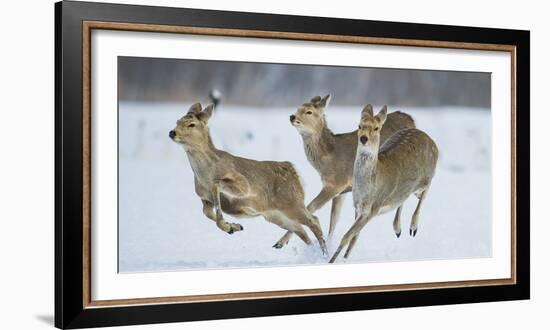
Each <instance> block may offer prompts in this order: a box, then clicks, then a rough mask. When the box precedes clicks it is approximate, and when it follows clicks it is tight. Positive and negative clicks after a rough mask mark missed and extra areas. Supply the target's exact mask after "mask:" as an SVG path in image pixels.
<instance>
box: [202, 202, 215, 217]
mask: <svg viewBox="0 0 550 330" xmlns="http://www.w3.org/2000/svg"><path fill="white" fill-rule="evenodd" d="M201 201H202V213H204V215H205V216H206V217H207V218H208V219H210V220H212V221H214V222H215V221H216V214H215V213H214V204H212V203H210V202H209V201H207V200H205V199H202V200H201Z"/></svg>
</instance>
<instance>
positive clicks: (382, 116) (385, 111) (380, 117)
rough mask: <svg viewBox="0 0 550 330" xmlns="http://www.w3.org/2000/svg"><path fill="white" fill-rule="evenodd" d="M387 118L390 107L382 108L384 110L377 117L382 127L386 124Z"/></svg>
mask: <svg viewBox="0 0 550 330" xmlns="http://www.w3.org/2000/svg"><path fill="white" fill-rule="evenodd" d="M387 116H388V106H387V105H385V106H383V107H382V110H380V111H379V112H378V114H377V115H376V118H377V119H378V122H379V123H380V125H383V124H384V122H385V121H386V117H387Z"/></svg>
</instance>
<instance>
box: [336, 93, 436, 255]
mask: <svg viewBox="0 0 550 330" xmlns="http://www.w3.org/2000/svg"><path fill="white" fill-rule="evenodd" d="M388 117H389V115H387V107H386V106H384V107H383V108H382V110H380V112H379V113H378V114H377V115H376V116H374V115H373V111H372V106H371V105H370V104H369V105H367V106H366V107H365V108H364V109H363V111H362V112H361V122H360V124H359V130H358V131H357V135H356V139H357V140H358V141H359V143H358V144H357V154H356V157H355V163H354V167H353V203H354V206H355V223H354V224H353V226H352V227H351V228H350V229H349V230H348V231H347V232H346V234H345V235H344V237H343V238H342V241H341V242H340V245H339V246H338V249H337V250H336V252H335V253H334V255H333V256H332V258H331V259H330V262H331V263H333V262H334V261H335V260H336V258H338V255H339V254H340V252H341V251H342V249H343V248H344V247H346V246H347V247H348V248H347V250H346V253H345V255H344V258H348V257H349V254H350V252H351V251H352V249H353V247H354V245H355V243H356V242H357V238H358V237H359V233H360V231H361V229H363V227H364V226H365V225H366V224H367V223H368V222H369V221H370V220H371V219H372V218H374V217H375V216H377V215H379V214H382V213H385V212H388V211H390V210H393V209H395V208H397V212H396V214H395V218H394V222H393V227H394V230H395V233H396V234H397V235H398V236H399V234H398V233H401V223H400V215H401V207H402V206H403V203H404V202H405V200H406V199H407V198H408V197H409V196H410V195H411V194H415V195H416V197H418V205H417V206H416V210H415V211H414V214H413V216H412V220H411V225H410V229H409V233H410V235H411V236H415V235H416V232H417V230H418V214H419V211H420V206H421V205H422V201H424V198H426V193H427V191H428V189H429V187H430V184H431V181H432V178H433V176H434V174H435V168H436V164H437V158H438V149H437V146H436V144H435V142H434V141H433V140H432V139H431V138H430V137H429V136H428V135H427V134H426V133H424V132H423V131H421V130H419V129H416V128H409V129H404V130H400V131H398V132H396V133H395V134H393V135H392V136H391V137H390V138H389V139H388V140H387V141H386V142H385V143H383V144H382V146H380V145H381V132H382V130H383V129H382V128H383V127H384V125H385V123H386V121H387V120H386V119H387V118H388Z"/></svg>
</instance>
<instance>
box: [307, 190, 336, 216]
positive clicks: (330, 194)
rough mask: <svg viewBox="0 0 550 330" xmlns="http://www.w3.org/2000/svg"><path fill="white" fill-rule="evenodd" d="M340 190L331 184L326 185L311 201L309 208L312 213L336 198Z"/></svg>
mask: <svg viewBox="0 0 550 330" xmlns="http://www.w3.org/2000/svg"><path fill="white" fill-rule="evenodd" d="M338 193H339V191H338V189H335V188H333V187H330V186H325V187H323V189H321V192H319V194H318V195H317V196H316V197H315V198H314V199H313V200H312V201H311V202H310V203H309V205H308V206H307V210H308V211H309V212H310V213H314V212H315V211H317V210H318V209H320V208H321V207H323V205H325V204H326V203H327V202H328V201H329V200H331V199H332V198H334V197H335V196H336V195H338Z"/></svg>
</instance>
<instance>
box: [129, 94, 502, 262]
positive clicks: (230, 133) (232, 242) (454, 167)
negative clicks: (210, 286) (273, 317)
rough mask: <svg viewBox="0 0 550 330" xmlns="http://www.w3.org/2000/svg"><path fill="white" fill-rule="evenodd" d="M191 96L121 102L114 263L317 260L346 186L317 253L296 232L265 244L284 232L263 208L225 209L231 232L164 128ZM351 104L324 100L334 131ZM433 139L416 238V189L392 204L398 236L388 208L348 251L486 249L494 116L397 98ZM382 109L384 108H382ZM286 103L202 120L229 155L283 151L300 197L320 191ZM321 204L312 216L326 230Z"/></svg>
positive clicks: (367, 255)
mask: <svg viewBox="0 0 550 330" xmlns="http://www.w3.org/2000/svg"><path fill="white" fill-rule="evenodd" d="M188 107H189V104H168V103H165V104H163V103H125V102H121V103H120V107H119V111H120V112H119V219H118V221H119V271H120V272H147V271H175V270H178V271H179V270H191V269H206V268H212V269H215V268H225V267H231V268H240V267H247V268H248V267H266V266H284V265H303V264H316V263H326V262H327V261H328V258H329V257H330V256H331V254H332V252H334V250H335V249H336V247H337V246H338V244H339V242H340V239H341V238H342V236H343V235H344V233H345V232H346V231H347V230H348V229H349V227H350V226H351V225H352V223H353V215H354V209H353V205H352V196H351V194H346V198H345V203H344V206H343V210H342V215H341V217H340V222H339V223H338V225H337V227H336V232H335V234H334V235H333V237H332V238H329V239H328V241H327V244H328V247H329V256H328V257H324V256H323V255H322V254H321V252H320V249H319V246H318V244H317V243H316V241H315V240H314V236H313V234H312V233H311V232H309V231H308V233H309V236H310V238H312V240H313V241H314V242H315V244H313V245H311V246H306V245H305V244H304V243H303V242H302V241H301V240H300V239H299V238H298V237H296V236H295V237H293V238H292V239H291V241H290V242H289V244H288V245H287V246H285V247H284V248H282V249H274V248H272V245H273V244H274V243H275V242H276V241H277V240H278V239H279V238H280V237H281V236H282V235H283V234H284V233H285V231H284V230H283V229H281V228H279V227H277V226H275V225H273V224H271V223H268V222H267V221H265V220H264V219H263V218H261V217H255V218H246V219H232V218H231V217H230V216H228V215H225V218H226V220H227V221H229V222H237V223H240V224H242V225H243V226H244V231H242V232H237V233H235V234H233V235H228V234H227V233H224V232H222V231H221V230H220V229H218V228H217V227H216V225H215V223H214V222H212V221H211V220H209V219H208V218H206V217H205V216H204V215H203V214H202V204H201V202H200V199H199V198H198V196H196V194H195V192H194V184H193V172H192V171H191V168H190V166H189V163H188V161H187V157H186V155H185V152H184V150H183V148H182V147H181V146H179V145H177V144H175V143H174V142H172V141H171V140H170V139H169V138H168V132H169V131H170V130H171V129H173V128H174V127H175V123H176V120H177V119H179V118H180V117H182V116H183V115H184V114H185V112H186V110H187V108H188ZM360 109H361V108H360V107H357V108H344V107H341V108H334V107H329V109H327V121H328V124H329V127H330V128H331V129H332V130H333V131H334V132H346V131H351V130H353V129H355V127H357V123H358V120H359V113H360ZM394 110H402V111H405V112H407V113H409V114H411V115H412V116H413V117H414V119H415V121H416V123H417V127H418V128H420V129H422V130H424V131H425V132H427V133H428V134H429V135H430V136H431V137H432V138H433V139H434V141H435V142H436V143H437V145H438V147H439V150H440V159H439V163H438V167H437V170H436V175H435V177H434V179H433V181H432V186H431V189H430V191H429V193H428V195H427V197H426V200H425V202H424V203H423V205H422V210H421V212H420V220H419V228H418V233H417V235H416V237H414V238H413V237H410V236H409V234H408V232H409V230H408V229H409V222H410V218H411V216H412V213H413V211H414V208H415V207H416V202H417V199H416V197H414V196H411V197H410V198H409V199H408V200H407V202H406V204H405V206H404V208H403V212H402V214H401V224H402V234H401V237H400V238H397V237H396V236H395V234H394V232H393V228H392V220H393V216H394V212H393V211H392V212H389V213H386V214H384V215H381V216H379V217H377V218H375V219H374V220H373V221H371V223H369V224H368V225H367V226H365V228H364V229H363V231H362V232H361V236H360V238H359V241H358V242H357V245H356V247H355V249H354V251H353V253H352V254H351V256H350V258H349V260H347V261H344V259H343V258H340V259H339V260H338V262H348V263H352V262H390V261H391V262H395V261H403V260H407V261H411V260H429V259H455V258H460V259H463V258H481V257H490V256H491V246H492V237H491V231H492V223H491V170H490V169H491V131H490V127H491V115H490V112H489V111H487V110H483V109H471V108H429V109H411V108H400V109H394ZM390 111H392V109H391V108H390ZM293 112H294V109H293V108H280V109H265V108H264V109H260V110H258V109H247V108H243V107H237V106H225V105H222V106H220V107H219V109H218V110H216V112H215V114H214V116H213V117H212V119H211V120H210V132H211V135H212V138H213V140H214V144H215V145H216V146H217V147H218V148H219V149H223V150H226V151H228V152H231V153H233V154H235V155H238V156H243V157H247V158H253V159H257V160H281V161H283V160H285V161H291V162H292V163H293V164H294V165H295V167H296V168H297V169H298V172H299V173H300V175H301V177H302V179H303V182H304V185H305V187H304V189H305V192H306V203H307V202H309V201H311V200H312V199H313V198H314V197H315V196H316V194H317V193H318V192H319V191H320V189H321V181H320V179H319V176H318V174H317V172H316V171H315V170H314V169H313V168H312V167H311V165H310V164H309V163H308V161H307V159H306V156H305V154H304V151H303V148H302V142H301V138H300V136H299V134H298V132H297V131H296V130H295V129H294V128H293V127H292V126H291V125H290V123H289V120H288V116H289V115H290V114H292V113H293ZM329 213H330V203H328V204H326V205H325V206H324V207H323V208H322V209H321V210H319V211H317V212H316V215H317V216H318V217H319V219H320V221H321V225H322V227H323V232H324V233H325V235H326V234H327V233H328V224H329V216H330V215H329Z"/></svg>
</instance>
